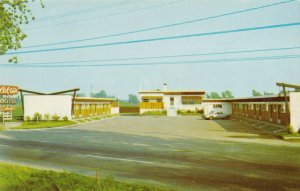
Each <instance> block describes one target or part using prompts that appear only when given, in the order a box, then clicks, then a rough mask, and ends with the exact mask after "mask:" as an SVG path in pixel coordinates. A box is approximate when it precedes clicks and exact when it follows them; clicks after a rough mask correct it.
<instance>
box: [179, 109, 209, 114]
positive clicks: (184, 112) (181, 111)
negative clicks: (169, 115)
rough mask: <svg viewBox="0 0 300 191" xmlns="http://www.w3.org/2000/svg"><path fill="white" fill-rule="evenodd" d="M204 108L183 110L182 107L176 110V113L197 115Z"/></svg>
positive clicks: (202, 111)
mask: <svg viewBox="0 0 300 191" xmlns="http://www.w3.org/2000/svg"><path fill="white" fill-rule="evenodd" d="M203 113H204V110H203V109H198V108H196V109H195V110H194V111H193V110H190V109H188V110H184V109H179V110H177V114H181V115H198V114H203Z"/></svg>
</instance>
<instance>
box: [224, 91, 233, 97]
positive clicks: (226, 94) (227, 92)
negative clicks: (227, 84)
mask: <svg viewBox="0 0 300 191" xmlns="http://www.w3.org/2000/svg"><path fill="white" fill-rule="evenodd" d="M222 97H223V98H234V96H233V95H232V93H231V91H229V90H225V91H223V92H222Z"/></svg>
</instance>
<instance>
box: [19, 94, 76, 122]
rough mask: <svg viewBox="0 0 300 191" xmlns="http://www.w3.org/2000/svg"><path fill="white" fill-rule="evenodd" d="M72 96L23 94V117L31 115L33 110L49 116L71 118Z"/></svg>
mask: <svg viewBox="0 0 300 191" xmlns="http://www.w3.org/2000/svg"><path fill="white" fill-rule="evenodd" d="M71 110H72V96H70V95H24V117H26V116H30V117H33V115H34V113H35V112H39V113H40V114H42V115H44V114H46V113H48V114H49V115H50V118H51V116H53V115H54V114H57V115H59V116H60V117H61V118H62V117H64V116H67V117H68V118H69V119H71V118H72V117H71V112H72V111H71Z"/></svg>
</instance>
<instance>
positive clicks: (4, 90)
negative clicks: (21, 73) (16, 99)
mask: <svg viewBox="0 0 300 191" xmlns="http://www.w3.org/2000/svg"><path fill="white" fill-rule="evenodd" d="M18 92H19V88H18V87H17V86H0V95H15V94H17V93H18Z"/></svg>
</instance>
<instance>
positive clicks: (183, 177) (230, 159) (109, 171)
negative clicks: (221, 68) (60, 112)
mask: <svg viewBox="0 0 300 191" xmlns="http://www.w3.org/2000/svg"><path fill="white" fill-rule="evenodd" d="M260 133H261V132H259V131H256V130H255V129H253V128H251V127H249V126H246V125H243V124H240V123H238V122H234V121H230V120H224V121H223V120H219V121H206V120H202V119H201V118H199V117H175V118H168V117H138V116H132V117H131V116H124V117H116V118H113V119H107V120H103V121H98V122H93V123H88V124H83V125H79V126H76V127H72V128H57V129H45V130H31V131H4V132H1V133H0V153H1V155H0V159H1V160H3V161H10V162H15V163H21V164H26V165H31V166H37V167H42V168H51V169H58V170H70V171H74V172H78V173H84V174H89V175H93V174H94V173H95V171H96V169H100V174H102V176H107V175H113V176H114V177H116V178H117V179H120V180H126V181H132V182H146V183H150V184H151V183H155V184H161V185H167V186H169V187H172V188H175V189H178V190H297V189H298V188H299V187H300V144H299V143H288V142H284V141H282V140H279V139H277V138H275V137H272V136H269V135H263V134H260Z"/></svg>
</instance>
